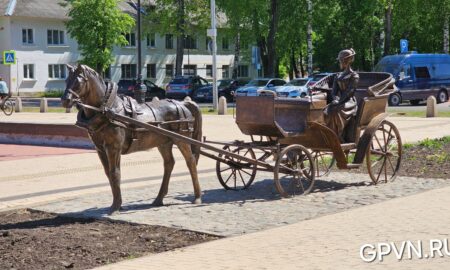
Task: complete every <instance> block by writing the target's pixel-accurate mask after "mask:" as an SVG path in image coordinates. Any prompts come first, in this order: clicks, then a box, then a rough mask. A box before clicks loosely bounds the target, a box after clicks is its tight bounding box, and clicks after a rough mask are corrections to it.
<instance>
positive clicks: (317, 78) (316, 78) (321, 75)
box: [308, 72, 333, 88]
mask: <svg viewBox="0 0 450 270" xmlns="http://www.w3.org/2000/svg"><path fill="white" fill-rule="evenodd" d="M331 74H333V73H329V72H323V73H316V74H313V75H312V77H311V80H310V81H309V82H308V88H311V87H312V86H313V85H314V84H316V82H318V81H320V80H321V79H323V78H325V77H326V76H328V75H331Z"/></svg>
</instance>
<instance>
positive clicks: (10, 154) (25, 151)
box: [0, 144, 95, 161]
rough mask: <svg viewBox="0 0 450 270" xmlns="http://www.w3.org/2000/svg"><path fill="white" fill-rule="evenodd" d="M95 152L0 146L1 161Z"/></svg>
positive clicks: (27, 146) (56, 148) (58, 148)
mask: <svg viewBox="0 0 450 270" xmlns="http://www.w3.org/2000/svg"><path fill="white" fill-rule="evenodd" d="M94 152H95V151H94V150H89V149H76V148H63V147H48V146H33V145H16V144H0V161H5V160H18V159H29V158H40V157H49V156H65V155H73V154H82V153H94Z"/></svg>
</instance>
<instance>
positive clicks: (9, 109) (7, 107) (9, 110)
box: [3, 100, 14, 115]
mask: <svg viewBox="0 0 450 270" xmlns="http://www.w3.org/2000/svg"><path fill="white" fill-rule="evenodd" d="M13 111H14V106H13V103H12V102H11V100H6V101H5V104H3V112H4V113H5V114H6V115H11V114H12V113H13Z"/></svg>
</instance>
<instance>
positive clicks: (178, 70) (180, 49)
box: [175, 0, 185, 76]
mask: <svg viewBox="0 0 450 270" xmlns="http://www.w3.org/2000/svg"><path fill="white" fill-rule="evenodd" d="M177 4H178V20H177V32H178V34H177V56H176V59H175V75H177V76H178V75H182V74H183V57H184V24H185V20H184V16H185V14H184V0H177Z"/></svg>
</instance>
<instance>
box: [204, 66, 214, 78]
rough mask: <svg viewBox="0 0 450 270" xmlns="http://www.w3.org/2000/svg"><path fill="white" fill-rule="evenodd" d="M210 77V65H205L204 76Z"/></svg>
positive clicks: (211, 72)
mask: <svg viewBox="0 0 450 270" xmlns="http://www.w3.org/2000/svg"><path fill="white" fill-rule="evenodd" d="M212 75H213V70H212V65H206V76H207V77H212Z"/></svg>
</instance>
